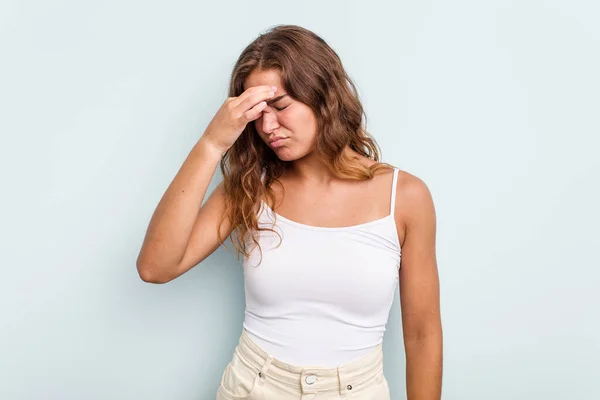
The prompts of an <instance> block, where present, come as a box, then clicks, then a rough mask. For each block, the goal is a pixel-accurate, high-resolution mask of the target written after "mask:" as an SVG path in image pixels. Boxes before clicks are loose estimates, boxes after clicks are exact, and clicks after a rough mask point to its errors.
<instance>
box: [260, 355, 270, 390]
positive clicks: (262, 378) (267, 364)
mask: <svg viewBox="0 0 600 400" xmlns="http://www.w3.org/2000/svg"><path fill="white" fill-rule="evenodd" d="M271 361H273V356H271V355H269V356H268V357H267V359H266V361H265V363H264V364H263V366H262V368H261V370H260V372H259V373H258V378H259V379H258V383H259V384H260V385H264V384H265V378H266V377H267V371H268V370H269V368H270V367H271Z"/></svg>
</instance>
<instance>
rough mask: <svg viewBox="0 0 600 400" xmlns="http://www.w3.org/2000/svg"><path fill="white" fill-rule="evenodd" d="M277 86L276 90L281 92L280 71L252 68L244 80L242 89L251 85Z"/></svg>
mask: <svg viewBox="0 0 600 400" xmlns="http://www.w3.org/2000/svg"><path fill="white" fill-rule="evenodd" d="M260 85H268V86H277V92H278V93H282V92H283V83H282V82H281V73H280V72H279V71H278V70H276V69H268V70H265V71H258V70H254V71H252V73H250V75H248V77H247V78H246V80H245V81H244V90H246V89H248V88H249V87H252V86H260Z"/></svg>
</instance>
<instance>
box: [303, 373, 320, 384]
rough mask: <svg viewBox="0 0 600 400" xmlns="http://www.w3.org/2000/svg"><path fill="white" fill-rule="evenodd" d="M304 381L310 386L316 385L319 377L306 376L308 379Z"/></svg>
mask: <svg viewBox="0 0 600 400" xmlns="http://www.w3.org/2000/svg"><path fill="white" fill-rule="evenodd" d="M304 381H305V382H306V383H307V384H308V385H312V384H313V383H315V382H316V381H317V377H316V376H315V375H306V378H304Z"/></svg>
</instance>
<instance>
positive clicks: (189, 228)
mask: <svg viewBox="0 0 600 400" xmlns="http://www.w3.org/2000/svg"><path fill="white" fill-rule="evenodd" d="M276 90H277V89H276V88H272V87H271V86H254V87H251V88H248V89H247V90H245V91H244V93H242V94H241V95H240V96H239V97H230V98H228V99H227V100H226V101H225V102H224V103H223V105H222V106H221V108H220V109H219V110H218V111H217V113H216V114H215V116H214V117H213V119H212V121H211V122H210V124H209V125H208V127H207V128H206V131H205V132H204V134H203V135H202V137H201V138H200V140H198V142H197V143H196V145H195V146H194V147H193V149H192V150H191V151H190V153H189V155H188V157H187V158H186V160H185V162H184V163H183V165H182V166H181V168H180V169H179V172H178V173H177V175H176V176H175V178H174V179H173V181H172V182H171V184H170V185H169V187H168V188H167V190H166V191H165V193H164V194H163V197H162V198H161V200H160V202H159V204H158V206H157V207H156V210H155V211H154V214H153V215H152V218H151V220H150V224H149V225H148V229H147V231H146V236H145V238H144V242H143V244H142V248H141V250H140V253H139V255H138V258H137V262H136V265H137V270H138V273H139V275H140V277H141V278H142V280H144V281H146V282H152V283H166V282H169V281H171V280H173V279H175V278H177V277H178V276H180V275H182V274H183V273H185V272H187V271H188V270H190V269H191V268H192V267H194V266H195V265H197V264H199V263H200V262H202V261H203V260H204V259H205V258H207V257H208V256H209V255H211V254H212V253H213V252H214V251H215V250H216V249H217V248H218V247H219V245H220V244H221V242H220V240H219V229H220V235H221V237H222V238H226V237H227V236H229V234H230V233H231V232H232V230H233V227H232V226H231V223H230V221H229V219H228V218H223V216H224V214H225V191H224V189H223V183H221V184H219V185H218V186H217V188H216V189H215V190H214V191H213V192H212V194H211V195H210V196H209V198H208V199H207V200H206V203H205V204H204V205H202V201H203V200H204V196H205V195H206V191H207V189H208V185H209V183H210V181H211V179H212V177H213V175H214V173H215V170H216V169H217V166H218V164H219V162H220V161H221V156H222V154H223V153H224V152H225V151H227V149H229V148H230V147H231V146H232V145H233V143H234V142H235V141H236V139H237V138H238V137H239V136H240V135H241V133H242V132H243V130H244V128H245V127H246V125H247V124H248V123H249V122H250V121H254V120H255V119H257V118H259V117H260V115H261V113H262V110H263V109H264V108H265V107H266V100H268V99H270V98H272V97H273V96H274V92H275V91H276ZM223 219H224V222H223V224H222V225H221V220H223Z"/></svg>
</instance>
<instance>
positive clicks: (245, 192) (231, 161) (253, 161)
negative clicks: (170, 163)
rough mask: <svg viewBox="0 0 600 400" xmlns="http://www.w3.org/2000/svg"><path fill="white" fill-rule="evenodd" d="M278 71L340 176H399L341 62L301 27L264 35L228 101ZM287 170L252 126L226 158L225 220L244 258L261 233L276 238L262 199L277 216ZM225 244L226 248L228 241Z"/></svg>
mask: <svg viewBox="0 0 600 400" xmlns="http://www.w3.org/2000/svg"><path fill="white" fill-rule="evenodd" d="M271 69H274V70H277V71H279V73H280V74H281V79H282V82H283V85H284V88H285V90H286V91H287V93H288V95H289V96H291V97H292V98H294V99H295V100H298V101H300V102H302V103H304V104H306V105H308V106H309V107H310V108H311V109H312V111H313V112H314V113H315V116H316V119H317V129H318V134H317V140H316V146H315V150H314V151H316V153H317V155H318V156H319V157H320V158H321V159H322V160H323V161H324V163H325V164H326V165H327V167H328V168H329V169H330V170H331V172H332V173H333V174H334V175H335V176H337V177H339V178H345V179H354V180H367V179H372V178H373V177H374V176H375V173H376V172H377V171H378V170H379V169H385V168H389V167H392V168H393V166H391V165H390V164H387V163H382V162H379V159H380V150H379V147H378V145H377V143H376V142H375V140H374V139H373V138H372V137H371V136H370V135H369V134H368V133H367V131H366V114H365V113H364V110H363V107H362V104H361V102H360V101H359V96H358V92H357V90H356V87H355V85H354V83H353V82H352V80H351V79H350V77H349V76H348V74H347V73H346V71H345V69H344V67H343V65H342V61H341V60H340V58H339V56H338V55H337V54H336V52H335V51H334V50H333V49H332V48H331V47H330V46H329V45H328V44H327V43H326V42H325V41H324V40H323V39H322V38H321V37H319V36H318V35H316V34H315V33H313V32H311V31H310V30H308V29H305V28H302V27H300V26H297V25H278V26H275V27H273V28H271V29H269V30H268V31H267V32H265V33H263V34H260V35H259V36H258V37H257V38H256V39H255V40H254V41H253V42H252V43H250V44H249V45H248V46H247V47H246V48H245V49H244V50H243V51H242V53H241V55H240V56H239V58H238V60H237V62H236V64H235V66H234V68H233V72H232V74H231V81H230V86H229V96H230V97H237V96H240V95H241V94H242V93H243V92H244V82H245V80H246V78H247V77H248V76H249V75H250V74H251V73H252V72H253V71H255V70H256V71H262V70H271ZM363 117H364V123H363ZM347 147H349V148H350V149H352V150H354V151H355V152H357V153H358V154H360V155H362V156H365V157H367V158H369V159H371V160H373V161H376V163H375V164H373V165H372V166H366V165H364V164H363V163H361V162H360V161H359V160H358V159H357V158H353V157H349V156H348V154H347V153H345V151H344V150H345V149H346V148H347ZM285 163H286V161H281V160H280V159H279V158H278V157H277V156H276V155H275V153H274V152H273V150H271V149H270V148H269V147H268V146H267V145H266V144H265V143H264V142H263V140H262V139H261V138H260V136H259V135H258V134H257V132H256V128H255V126H254V123H253V122H251V123H248V125H246V128H245V129H244V131H243V132H242V134H241V135H240V136H239V138H238V139H237V140H236V141H235V143H234V144H233V146H232V147H231V148H229V150H227V152H225V153H224V155H223V158H222V159H221V172H222V173H223V181H224V182H223V184H224V189H225V194H226V208H225V216H226V217H227V218H229V221H230V222H231V224H232V226H233V227H234V229H233V231H232V233H231V235H230V237H231V240H232V243H233V245H234V247H235V248H236V249H237V251H238V255H239V254H240V253H241V254H243V255H245V256H248V255H249V254H250V250H249V247H248V246H249V245H250V244H252V243H254V245H256V246H258V247H259V248H260V245H259V243H258V241H257V239H256V237H255V236H254V233H255V232H257V231H264V230H269V231H273V232H274V230H273V229H270V228H263V227H259V225H258V216H257V212H258V211H259V209H260V202H261V199H263V198H266V199H267V204H268V205H269V206H271V209H273V210H275V195H274V192H273V190H272V189H271V185H272V184H273V183H274V182H279V180H278V178H279V177H280V176H281V174H282V172H283V168H284V165H285ZM261 177H262V178H261ZM279 183H281V182H279ZM280 239H281V237H280ZM220 240H221V244H223V245H224V243H223V241H224V240H223V238H220ZM261 251H262V250H261ZM261 254H262V253H261Z"/></svg>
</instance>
